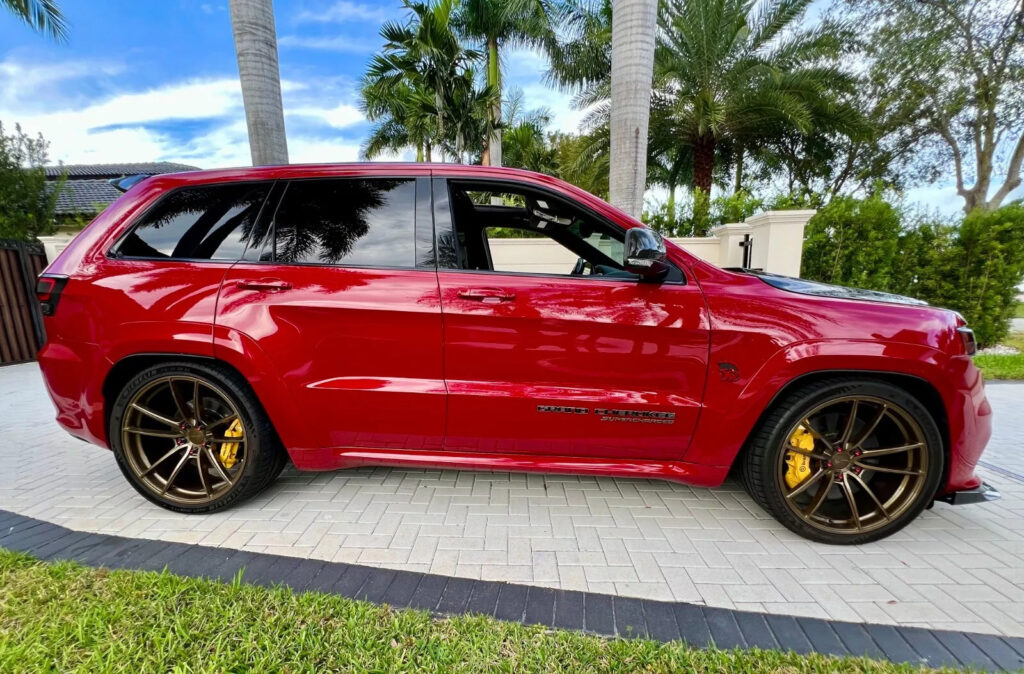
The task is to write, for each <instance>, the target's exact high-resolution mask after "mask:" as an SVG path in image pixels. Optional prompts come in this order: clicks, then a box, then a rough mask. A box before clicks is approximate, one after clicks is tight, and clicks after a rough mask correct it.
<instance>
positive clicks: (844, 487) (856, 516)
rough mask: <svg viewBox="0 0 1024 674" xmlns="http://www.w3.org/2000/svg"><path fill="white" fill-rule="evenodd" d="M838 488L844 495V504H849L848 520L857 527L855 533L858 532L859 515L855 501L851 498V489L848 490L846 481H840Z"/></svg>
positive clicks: (859, 527)
mask: <svg viewBox="0 0 1024 674" xmlns="http://www.w3.org/2000/svg"><path fill="white" fill-rule="evenodd" d="M839 486H840V487H841V488H842V490H843V493H844V494H846V502H847V503H849V504H850V519H851V520H852V521H853V522H854V524H855V525H856V526H857V531H860V529H861V526H860V513H859V512H858V511H857V501H856V500H855V499H854V498H853V489H851V488H850V483H849V482H847V481H846V480H842V481H840V483H839Z"/></svg>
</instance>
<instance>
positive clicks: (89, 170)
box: [45, 161, 199, 181]
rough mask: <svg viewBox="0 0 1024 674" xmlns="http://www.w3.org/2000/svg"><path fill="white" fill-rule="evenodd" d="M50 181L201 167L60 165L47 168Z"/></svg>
mask: <svg viewBox="0 0 1024 674" xmlns="http://www.w3.org/2000/svg"><path fill="white" fill-rule="evenodd" d="M45 170H46V177H47V179H48V180H56V179H58V178H60V177H61V176H62V175H65V174H67V177H68V181H71V180H87V179H93V178H107V179H109V178H123V177H125V176H137V175H140V174H146V175H159V174H162V173H181V172H183V171H198V170H199V167H197V166H189V165H188V164H175V163H174V162H169V161H153V162H131V163H126V164H59V165H57V166H47V167H46V169H45Z"/></svg>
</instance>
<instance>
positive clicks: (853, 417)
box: [839, 399, 860, 447]
mask: <svg viewBox="0 0 1024 674" xmlns="http://www.w3.org/2000/svg"><path fill="white" fill-rule="evenodd" d="M859 404H860V402H859V401H858V400H856V399H855V400H854V401H853V402H852V403H850V416H849V418H848V419H847V420H846V428H844V429H843V437H841V438H840V439H839V444H840V445H843V446H844V447H845V446H846V445H847V443H849V442H850V438H851V437H852V436H853V426H854V424H856V423H857V407H858V406H859Z"/></svg>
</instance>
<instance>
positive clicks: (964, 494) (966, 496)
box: [939, 482, 1002, 505]
mask: <svg viewBox="0 0 1024 674" xmlns="http://www.w3.org/2000/svg"><path fill="white" fill-rule="evenodd" d="M1001 497H1002V494H1000V493H999V492H998V491H997V490H996V489H995V487H993V486H992V485H990V484H987V483H985V482H982V483H981V484H980V485H978V486H977V487H975V488H974V489H964V490H963V491H954V492H950V493H949V494H946V495H945V496H942V497H940V498H939V500H940V501H945V502H946V503H948V504H950V505H968V504H971V503H988V502H989V501H997V500H999V499H1000V498H1001Z"/></svg>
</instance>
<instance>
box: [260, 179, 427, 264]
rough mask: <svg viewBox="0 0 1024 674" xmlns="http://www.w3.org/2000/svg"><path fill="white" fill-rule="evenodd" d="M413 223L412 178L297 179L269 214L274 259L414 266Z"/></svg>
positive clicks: (414, 188)
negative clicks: (272, 217) (272, 229)
mask: <svg viewBox="0 0 1024 674" xmlns="http://www.w3.org/2000/svg"><path fill="white" fill-rule="evenodd" d="M415 224H416V182H415V180H413V179H406V178H328V179H316V180H296V181H293V182H292V183H290V184H289V185H288V187H287V189H286V191H285V193H284V196H283V197H282V199H281V203H280V205H279V206H278V209H277V213H276V214H275V216H274V261H275V262H277V263H278V264H319V265H342V266H352V267H401V268H413V267H415V266H416V251H415V234H414V230H415Z"/></svg>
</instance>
